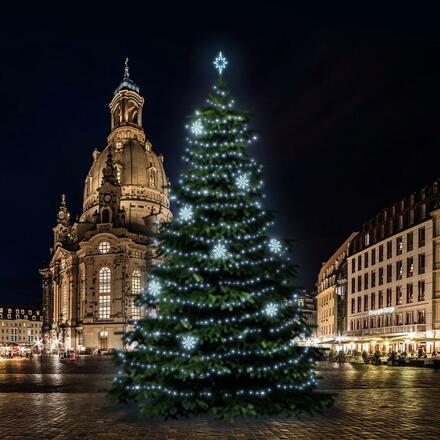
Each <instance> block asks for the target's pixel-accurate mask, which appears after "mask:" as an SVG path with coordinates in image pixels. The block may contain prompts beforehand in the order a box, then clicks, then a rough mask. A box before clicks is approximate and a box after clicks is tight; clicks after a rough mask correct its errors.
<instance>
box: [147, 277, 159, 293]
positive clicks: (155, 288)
mask: <svg viewBox="0 0 440 440" xmlns="http://www.w3.org/2000/svg"><path fill="white" fill-rule="evenodd" d="M161 289H162V286H161V285H160V283H159V281H157V280H152V281H150V283H149V284H148V293H150V294H151V295H153V296H159V294H160V291H161Z"/></svg>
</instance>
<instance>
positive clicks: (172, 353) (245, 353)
mask: <svg viewBox="0 0 440 440" xmlns="http://www.w3.org/2000/svg"><path fill="white" fill-rule="evenodd" d="M293 347H296V343H295V342H294V341H292V340H289V341H288V342H287V343H285V344H282V345H280V346H278V347H274V348H271V349H267V350H239V349H235V348H232V349H230V350H228V351H226V352H224V353H216V352H212V353H208V354H202V355H198V354H195V355H192V354H190V353H188V352H186V351H185V352H181V351H176V350H160V349H158V348H156V347H152V346H147V345H145V344H139V346H138V351H139V352H141V351H144V352H147V353H154V354H156V355H158V356H164V357H167V358H168V357H180V358H184V359H191V358H192V357H193V356H195V357H197V359H199V360H201V361H211V360H220V359H228V358H230V357H235V356H237V357H241V358H246V357H252V356H262V357H266V356H272V355H274V354H278V353H281V352H286V351H288V350H290V349H291V348H293Z"/></svg>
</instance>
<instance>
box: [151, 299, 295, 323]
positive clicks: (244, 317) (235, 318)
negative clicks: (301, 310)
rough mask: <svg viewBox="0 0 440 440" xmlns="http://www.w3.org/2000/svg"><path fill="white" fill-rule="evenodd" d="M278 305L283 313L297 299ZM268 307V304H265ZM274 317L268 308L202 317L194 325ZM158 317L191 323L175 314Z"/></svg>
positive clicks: (159, 317)
mask: <svg viewBox="0 0 440 440" xmlns="http://www.w3.org/2000/svg"><path fill="white" fill-rule="evenodd" d="M276 305H277V306H278V309H277V313H281V312H283V311H285V309H287V308H288V307H291V306H293V305H295V301H292V300H285V301H284V302H282V303H281V304H276ZM265 307H266V306H265ZM267 316H269V317H272V316H271V315H268V314H267V312H266V309H265V308H264V309H263V310H259V311H256V312H253V313H244V314H241V315H240V316H232V317H227V318H220V319H214V318H208V319H201V320H196V321H194V323H193V325H195V326H202V327H203V326H208V325H224V324H231V323H235V322H244V321H247V320H249V319H254V318H259V317H267ZM156 319H158V320H163V321H182V322H187V323H189V320H188V319H187V318H184V319H179V318H178V317H177V316H175V315H164V314H162V315H159V316H158V317H157V318H156Z"/></svg>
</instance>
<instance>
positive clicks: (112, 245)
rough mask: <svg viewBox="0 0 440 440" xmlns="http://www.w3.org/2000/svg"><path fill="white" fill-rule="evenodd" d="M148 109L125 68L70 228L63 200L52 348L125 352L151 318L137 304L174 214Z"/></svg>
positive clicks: (49, 324)
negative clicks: (159, 237) (148, 130)
mask: <svg viewBox="0 0 440 440" xmlns="http://www.w3.org/2000/svg"><path fill="white" fill-rule="evenodd" d="M143 104H144V99H143V98H142V96H141V95H140V94H139V87H138V86H137V85H136V84H135V83H134V82H133V81H132V79H131V78H130V77H129V71H128V66H127V64H126V66H125V73H124V78H123V80H122V82H121V83H120V85H119V86H118V88H117V89H116V91H115V93H114V96H113V98H112V100H111V102H110V117H111V119H110V120H111V131H110V134H109V136H108V138H107V144H106V146H105V148H104V149H103V150H102V151H98V150H97V149H95V151H93V154H92V156H93V163H92V166H91V167H90V170H89V172H88V173H87V176H86V179H85V184H84V203H83V211H82V214H81V215H80V217H79V219H78V220H77V221H76V222H75V223H74V224H71V222H70V214H69V211H68V209H67V206H66V201H65V198H64V196H62V200H61V206H60V208H59V212H58V215H57V225H56V226H55V227H54V228H53V247H52V249H51V252H50V257H49V261H48V263H47V265H46V266H45V267H44V268H43V269H41V270H40V273H41V275H42V278H43V306H44V308H43V310H44V330H45V342H46V347H47V348H48V349H51V348H61V349H68V348H76V349H79V350H82V349H86V348H90V349H94V348H100V349H103V350H106V349H111V348H122V347H123V342H122V340H123V336H124V334H125V333H126V332H127V331H128V330H129V329H130V326H131V325H132V324H133V322H134V321H135V320H136V319H139V318H141V317H142V315H143V313H144V311H143V310H142V309H141V308H140V307H138V306H137V305H136V303H135V301H134V300H135V298H136V296H137V295H139V294H140V293H141V291H142V289H143V288H144V287H145V283H146V281H147V272H148V265H149V264H152V263H153V262H154V249H155V247H154V234H155V232H156V229H157V224H158V222H167V221H170V219H171V212H170V209H169V206H170V205H169V197H168V183H169V182H168V179H167V177H166V175H165V171H164V166H163V156H161V155H157V154H156V153H155V152H154V151H153V148H152V145H151V143H150V142H149V141H148V140H147V138H146V136H145V132H144V129H143V126H142V110H143Z"/></svg>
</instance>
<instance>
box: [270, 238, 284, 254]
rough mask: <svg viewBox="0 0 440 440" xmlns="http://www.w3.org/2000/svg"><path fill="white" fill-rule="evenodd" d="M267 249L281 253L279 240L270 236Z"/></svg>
mask: <svg viewBox="0 0 440 440" xmlns="http://www.w3.org/2000/svg"><path fill="white" fill-rule="evenodd" d="M269 250H270V251H271V252H272V253H274V254H281V251H282V246H281V241H280V240H277V239H276V238H271V239H270V240H269Z"/></svg>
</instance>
